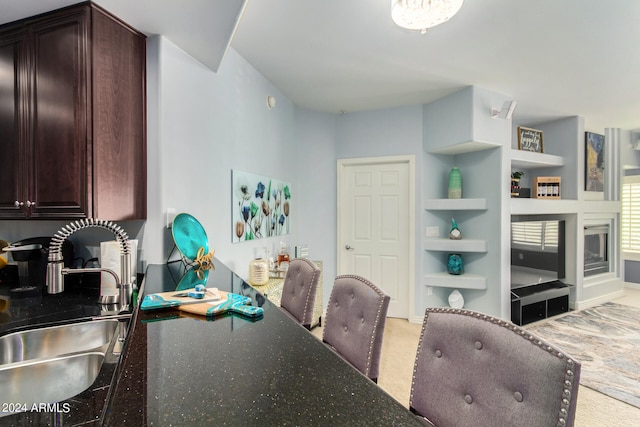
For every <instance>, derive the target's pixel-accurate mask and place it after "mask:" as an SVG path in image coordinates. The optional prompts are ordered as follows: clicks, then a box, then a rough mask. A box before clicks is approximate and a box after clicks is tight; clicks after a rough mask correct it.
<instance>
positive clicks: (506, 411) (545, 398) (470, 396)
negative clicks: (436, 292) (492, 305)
mask: <svg viewBox="0 0 640 427" xmlns="http://www.w3.org/2000/svg"><path fill="white" fill-rule="evenodd" d="M580 367H581V365H580V363H579V362H578V361H576V360H574V359H573V358H571V357H570V356H569V355H568V354H566V353H565V352H563V351H562V350H560V349H559V348H557V347H554V346H553V345H551V344H549V343H547V342H545V341H543V340H541V339H540V338H538V337H536V336H534V335H533V334H531V333H529V332H527V331H526V330H525V329H522V328H520V327H518V326H516V325H514V324H513V323H511V322H506V321H504V320H500V319H498V318H495V317H492V316H488V315H484V314H481V313H477V312H474V311H470V310H464V309H451V308H428V309H427V310H426V312H425V316H424V322H423V326H422V332H421V334H420V341H419V344H418V351H417V354H416V360H415V365H414V369H413V380H412V384H411V397H410V401H409V405H410V409H411V411H412V412H414V413H415V414H417V415H418V416H422V417H425V418H426V419H427V420H428V421H430V422H431V423H432V424H433V425H435V426H437V427H447V426H463V425H464V426H467V425H468V426H471V425H473V426H510V427H517V426H522V427H529V426H572V425H573V421H574V418H575V409H576V402H577V397H578V384H579V379H580Z"/></svg>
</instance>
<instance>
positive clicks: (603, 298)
mask: <svg viewBox="0 0 640 427" xmlns="http://www.w3.org/2000/svg"><path fill="white" fill-rule="evenodd" d="M623 296H624V290H619V291H616V292H612V293H610V294H606V295H600V296H599V297H596V298H591V299H588V300H584V301H580V302H576V303H574V304H573V308H574V309H575V310H584V309H585V308H591V307H594V306H596V305H600V304H603V303H605V302H609V301H611V300H614V299H616V298H620V297H623Z"/></svg>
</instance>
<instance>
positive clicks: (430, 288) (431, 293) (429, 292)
mask: <svg viewBox="0 0 640 427" xmlns="http://www.w3.org/2000/svg"><path fill="white" fill-rule="evenodd" d="M431 295H433V288H432V287H431V286H427V296H431Z"/></svg>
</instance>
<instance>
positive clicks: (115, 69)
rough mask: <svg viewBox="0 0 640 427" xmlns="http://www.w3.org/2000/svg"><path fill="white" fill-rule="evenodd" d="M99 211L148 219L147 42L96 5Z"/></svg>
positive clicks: (96, 196) (95, 172) (95, 132)
mask: <svg viewBox="0 0 640 427" xmlns="http://www.w3.org/2000/svg"><path fill="white" fill-rule="evenodd" d="M91 22H92V34H93V39H92V57H91V58H92V60H91V64H92V87H93V90H92V96H93V159H94V161H93V173H92V175H93V183H92V186H93V210H94V215H97V216H98V217H100V218H105V219H112V220H131V219H146V209H147V193H146V191H147V182H146V176H147V174H146V158H147V154H146V120H145V117H146V110H145V106H146V99H145V88H146V85H145V81H146V72H145V71H146V69H145V64H146V52H145V49H146V41H145V37H144V35H142V34H140V33H139V32H137V31H135V30H133V29H131V28H129V27H128V26H126V25H125V24H123V23H122V22H120V21H119V20H118V19H117V18H115V17H113V16H111V15H109V14H107V13H105V12H104V11H102V10H100V9H98V8H94V9H92V19H91Z"/></svg>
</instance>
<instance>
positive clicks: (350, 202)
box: [337, 157, 414, 319]
mask: <svg viewBox="0 0 640 427" xmlns="http://www.w3.org/2000/svg"><path fill="white" fill-rule="evenodd" d="M413 179H414V172H413V157H405V158H398V157H392V158H375V159H348V160H339V161H338V193H339V194H338V237H337V241H338V274H357V275H359V276H362V277H364V278H366V279H368V280H370V281H371V282H372V283H374V284H375V285H376V286H378V287H379V288H380V289H382V290H383V291H384V292H385V293H386V294H387V295H389V296H390V297H391V301H390V303H389V311H388V316H389V317H400V318H405V319H408V318H409V306H410V299H411V298H410V296H411V295H412V294H413V292H412V286H413V279H414V273H413V268H414V267H413V264H414V263H413V239H412V236H413V229H414V227H413V217H414V215H413V199H414V192H413V188H414V185H413Z"/></svg>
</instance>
